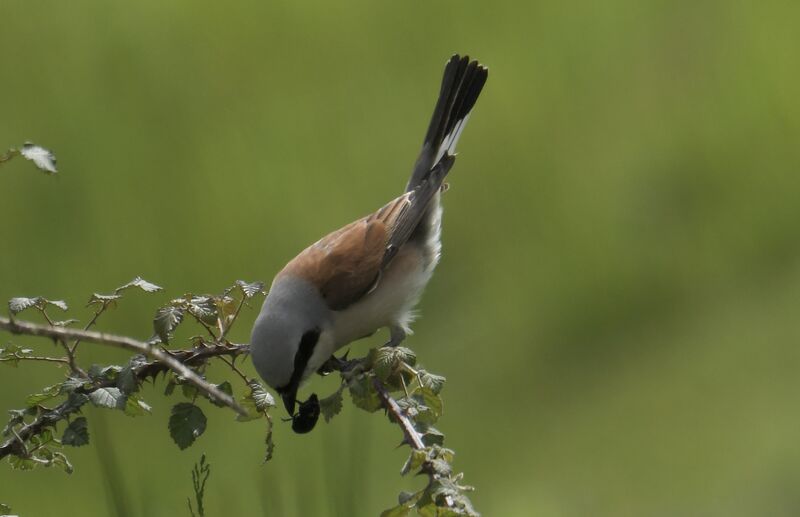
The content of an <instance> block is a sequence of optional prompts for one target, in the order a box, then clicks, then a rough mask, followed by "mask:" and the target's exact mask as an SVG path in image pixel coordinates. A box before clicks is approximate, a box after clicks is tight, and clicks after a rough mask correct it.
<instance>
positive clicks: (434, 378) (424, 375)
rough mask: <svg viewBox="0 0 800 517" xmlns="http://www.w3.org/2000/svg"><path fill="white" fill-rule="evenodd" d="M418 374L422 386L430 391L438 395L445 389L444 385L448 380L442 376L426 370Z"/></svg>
mask: <svg viewBox="0 0 800 517" xmlns="http://www.w3.org/2000/svg"><path fill="white" fill-rule="evenodd" d="M418 373H419V380H420V382H421V383H422V385H423V386H425V387H426V388H428V389H430V390H431V391H432V392H433V393H435V394H436V395H438V394H439V392H441V391H442V388H444V383H445V382H446V381H447V379H446V378H444V377H442V376H441V375H436V374H433V373H430V372H426V371H425V370H419V371H418Z"/></svg>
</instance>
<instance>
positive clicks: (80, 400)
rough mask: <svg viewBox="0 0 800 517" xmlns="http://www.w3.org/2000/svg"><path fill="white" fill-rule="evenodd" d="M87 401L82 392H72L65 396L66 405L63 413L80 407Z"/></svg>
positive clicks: (87, 398)
mask: <svg viewBox="0 0 800 517" xmlns="http://www.w3.org/2000/svg"><path fill="white" fill-rule="evenodd" d="M87 402H89V397H87V396H86V395H85V394H83V393H78V392H72V393H70V394H69V397H67V405H66V406H65V407H64V412H65V413H72V412H74V411H77V410H78V409H80V408H81V406H83V405H84V404H86V403H87Z"/></svg>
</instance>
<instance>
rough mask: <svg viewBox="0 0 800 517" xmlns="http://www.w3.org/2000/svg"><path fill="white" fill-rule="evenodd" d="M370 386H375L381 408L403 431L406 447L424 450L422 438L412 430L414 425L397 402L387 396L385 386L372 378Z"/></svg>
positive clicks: (387, 392) (389, 395)
mask: <svg viewBox="0 0 800 517" xmlns="http://www.w3.org/2000/svg"><path fill="white" fill-rule="evenodd" d="M372 385H373V386H375V390H376V391H377V392H378V396H380V398H381V401H382V402H383V407H384V408H386V411H388V412H389V413H391V414H392V416H393V417H394V419H395V420H396V421H397V423H398V425H399V426H400V428H401V429H402V430H403V435H404V436H405V438H406V442H408V445H409V446H410V447H411V448H412V449H416V450H423V449H425V443H424V442H423V441H422V436H420V434H419V433H418V432H417V430H416V429H414V424H413V423H411V420H409V419H408V417H407V416H406V414H405V413H404V412H403V409H402V408H401V407H400V406H399V405H398V404H397V401H396V400H394V398H392V396H391V394H389V391H388V390H387V389H386V386H384V385H383V383H382V382H381V381H380V379H378V378H377V377H373V378H372Z"/></svg>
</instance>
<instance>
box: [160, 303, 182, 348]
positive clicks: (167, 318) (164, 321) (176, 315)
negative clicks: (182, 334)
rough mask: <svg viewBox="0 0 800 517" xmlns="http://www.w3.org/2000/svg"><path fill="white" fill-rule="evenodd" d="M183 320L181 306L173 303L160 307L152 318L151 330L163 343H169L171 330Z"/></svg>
mask: <svg viewBox="0 0 800 517" xmlns="http://www.w3.org/2000/svg"><path fill="white" fill-rule="evenodd" d="M182 321H183V308H182V307H176V306H174V305H167V306H166V307H161V308H160V309H158V311H157V312H156V316H155V318H153V330H154V331H155V333H156V335H157V336H158V337H159V338H161V341H162V342H164V343H169V338H170V336H171V335H172V332H173V331H174V330H175V329H176V328H177V327H178V325H180V323H181V322H182Z"/></svg>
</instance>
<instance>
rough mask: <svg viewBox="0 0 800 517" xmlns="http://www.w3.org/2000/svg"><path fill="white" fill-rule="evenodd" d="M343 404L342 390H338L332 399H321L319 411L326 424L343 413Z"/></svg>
mask: <svg viewBox="0 0 800 517" xmlns="http://www.w3.org/2000/svg"><path fill="white" fill-rule="evenodd" d="M342 402H343V401H342V390H336V391H335V392H334V393H333V395H331V396H330V397H325V398H324V399H320V401H319V409H320V412H321V413H322V416H324V417H325V421H326V422H330V421H331V419H332V418H333V417H334V416H336V415H338V414H339V413H340V412H341V411H342Z"/></svg>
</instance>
